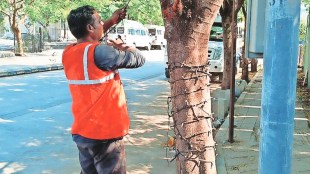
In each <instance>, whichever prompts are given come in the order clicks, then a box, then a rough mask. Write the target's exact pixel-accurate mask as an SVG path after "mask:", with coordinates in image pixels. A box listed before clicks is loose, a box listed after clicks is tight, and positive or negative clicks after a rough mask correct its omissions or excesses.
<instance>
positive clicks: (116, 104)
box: [62, 42, 129, 140]
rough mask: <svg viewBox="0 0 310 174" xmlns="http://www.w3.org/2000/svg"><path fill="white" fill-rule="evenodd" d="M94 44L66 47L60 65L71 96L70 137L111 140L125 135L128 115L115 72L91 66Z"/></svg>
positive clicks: (93, 61) (120, 83) (123, 95)
mask: <svg viewBox="0 0 310 174" xmlns="http://www.w3.org/2000/svg"><path fill="white" fill-rule="evenodd" d="M97 45H98V44H92V43H90V42H88V43H80V44H77V45H69V46H68V47H66V48H65V50H64V52H63V56H62V64H63V66H64V71H65V74H66V77H67V80H68V83H69V88H70V92H71V96H72V113H73V117H74V121H73V125H72V130H71V133H72V134H78V135H81V136H84V137H86V138H91V139H99V140H106V139H113V138H119V137H122V136H124V135H126V134H127V133H128V129H129V116H128V111H127V105H126V98H125V93H124V89H123V85H122V82H121V79H120V75H119V73H118V71H103V70H101V69H99V68H98V67H97V66H96V65H95V60H94V52H95V47H96V46H97Z"/></svg>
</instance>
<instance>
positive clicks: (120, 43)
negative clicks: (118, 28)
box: [107, 39, 134, 51]
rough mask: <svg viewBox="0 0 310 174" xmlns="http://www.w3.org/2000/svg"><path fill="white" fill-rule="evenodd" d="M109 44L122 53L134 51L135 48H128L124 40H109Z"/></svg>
mask: <svg viewBox="0 0 310 174" xmlns="http://www.w3.org/2000/svg"><path fill="white" fill-rule="evenodd" d="M107 44H108V45H110V46H113V47H114V48H116V49H118V50H121V51H129V50H133V49H134V48H133V47H129V46H127V45H126V44H125V43H124V42H123V41H122V39H115V40H114V39H109V40H108V41H107Z"/></svg>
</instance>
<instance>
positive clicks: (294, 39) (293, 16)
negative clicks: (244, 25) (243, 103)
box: [259, 0, 300, 174]
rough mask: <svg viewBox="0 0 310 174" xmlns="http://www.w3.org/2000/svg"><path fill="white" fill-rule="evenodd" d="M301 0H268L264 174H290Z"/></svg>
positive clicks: (262, 148)
mask: <svg viewBox="0 0 310 174" xmlns="http://www.w3.org/2000/svg"><path fill="white" fill-rule="evenodd" d="M299 14H300V0H281V1H274V0H268V1H267V3H266V18H265V20H266V23H265V24H266V28H265V31H266V32H265V33H266V35H265V38H266V39H265V48H264V74H263V88H262V112H261V125H260V130H261V138H260V150H259V155H260V158H259V173H260V174H279V173H281V174H290V173H291V172H292V168H291V163H292V148H293V131H294V115H295V99H296V80H297V59H298V58H297V56H298V33H299V21H300V19H299V18H300V16H299Z"/></svg>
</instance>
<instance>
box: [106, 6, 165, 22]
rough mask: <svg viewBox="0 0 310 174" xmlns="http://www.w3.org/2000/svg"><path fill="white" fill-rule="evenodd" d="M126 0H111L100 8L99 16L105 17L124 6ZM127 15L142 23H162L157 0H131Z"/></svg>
mask: <svg viewBox="0 0 310 174" xmlns="http://www.w3.org/2000/svg"><path fill="white" fill-rule="evenodd" d="M127 3H128V0H119V1H112V2H111V3H109V4H107V5H106V6H105V7H104V9H102V11H101V12H102V13H101V16H103V17H104V18H107V17H109V16H111V14H112V13H113V12H114V11H115V10H116V9H119V8H122V7H124V6H125V5H126V4H127ZM127 16H128V18H129V19H131V20H135V21H139V22H141V23H142V24H154V25H163V18H162V14H161V7H160V3H158V0H131V1H130V3H129V5H128V8H127Z"/></svg>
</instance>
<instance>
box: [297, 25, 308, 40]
mask: <svg viewBox="0 0 310 174" xmlns="http://www.w3.org/2000/svg"><path fill="white" fill-rule="evenodd" d="M306 34H307V24H306V23H300V26H299V40H305V39H306Z"/></svg>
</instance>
